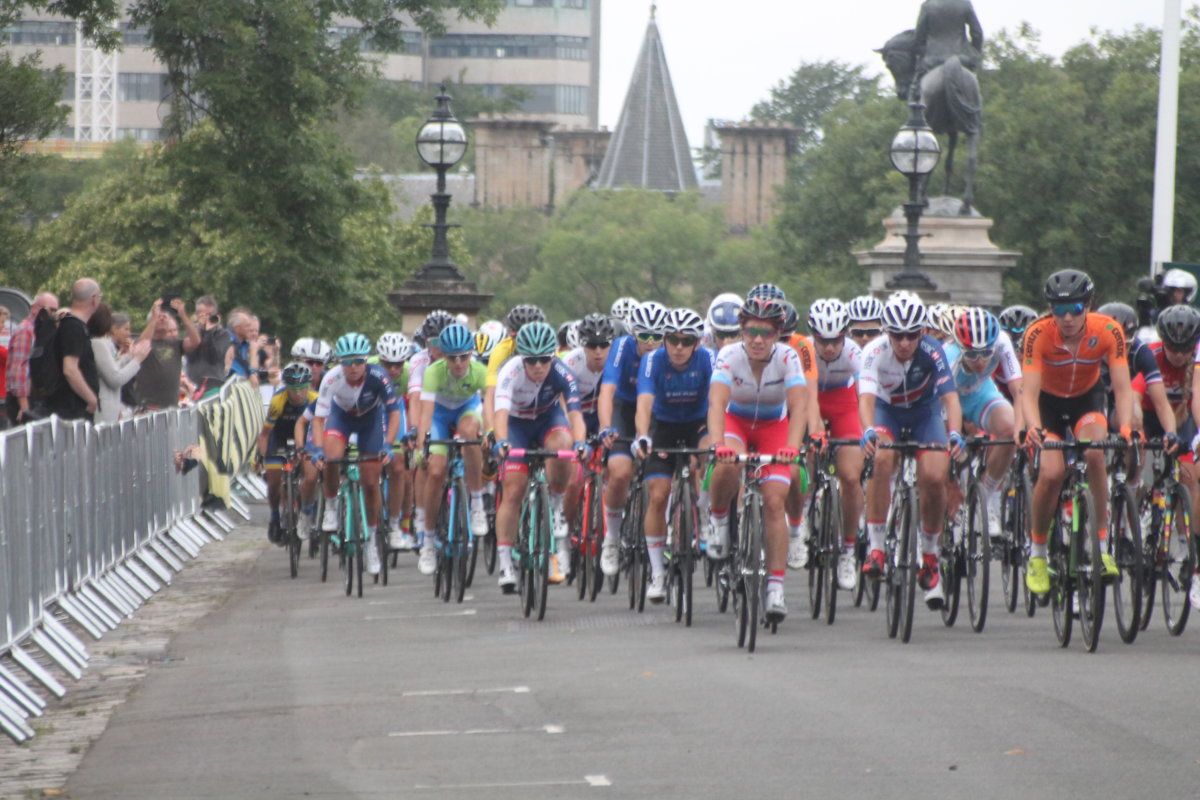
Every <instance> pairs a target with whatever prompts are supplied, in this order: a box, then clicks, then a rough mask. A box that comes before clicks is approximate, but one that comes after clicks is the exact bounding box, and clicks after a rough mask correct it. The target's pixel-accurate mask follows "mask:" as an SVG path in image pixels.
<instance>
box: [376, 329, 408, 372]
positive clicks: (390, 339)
mask: <svg viewBox="0 0 1200 800" xmlns="http://www.w3.org/2000/svg"><path fill="white" fill-rule="evenodd" d="M408 344H409V342H408V337H407V336H405V335H404V334H403V333H400V332H399V331H389V332H387V333H385V334H384V335H383V336H380V337H379V341H378V342H376V343H375V351H376V352H377V353H379V358H380V360H381V361H390V362H391V363H393V364H399V363H401V362H402V361H405V360H407V359H408Z"/></svg>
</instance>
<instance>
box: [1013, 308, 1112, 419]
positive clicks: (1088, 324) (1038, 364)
mask: <svg viewBox="0 0 1200 800" xmlns="http://www.w3.org/2000/svg"><path fill="white" fill-rule="evenodd" d="M1125 347H1126V345H1125V333H1124V331H1122V330H1121V326H1120V325H1118V324H1117V322H1116V321H1115V320H1114V319H1112V318H1111V317H1107V316H1105V315H1103V314H1097V313H1094V312H1091V313H1088V315H1087V317H1086V318H1085V319H1084V324H1083V333H1082V335H1081V336H1079V338H1078V341H1077V343H1075V344H1067V343H1066V342H1064V341H1063V336H1062V331H1060V330H1059V327H1058V323H1057V322H1056V321H1055V319H1054V317H1051V316H1043V317H1039V318H1038V319H1037V320H1036V321H1034V322H1033V323H1031V324H1030V325H1029V328H1028V329H1026V331H1025V342H1024V347H1023V348H1022V349H1023V355H1024V358H1023V360H1024V368H1025V372H1027V373H1030V372H1036V373H1039V374H1040V375H1041V379H1042V389H1041V393H1040V394H1039V395H1038V411H1039V413H1040V414H1041V417H1042V427H1043V428H1044V429H1045V430H1046V432H1047V433H1049V434H1052V435H1053V436H1054V437H1057V438H1060V439H1061V438H1062V437H1063V436H1065V435H1066V432H1067V424H1070V425H1071V426H1072V427H1073V428H1074V430H1075V432H1076V435H1078V432H1079V431H1080V429H1082V428H1083V427H1084V426H1085V425H1092V424H1097V425H1101V426H1104V427H1106V428H1107V426H1108V420H1107V415H1106V414H1105V405H1106V393H1105V390H1104V384H1103V382H1102V381H1101V380H1100V367H1101V365H1102V364H1107V365H1108V368H1109V369H1110V370H1111V369H1112V368H1114V367H1116V366H1118V365H1124V364H1125ZM1064 418H1065V419H1064Z"/></svg>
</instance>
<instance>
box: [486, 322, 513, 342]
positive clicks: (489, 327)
mask: <svg viewBox="0 0 1200 800" xmlns="http://www.w3.org/2000/svg"><path fill="white" fill-rule="evenodd" d="M479 330H481V331H486V332H487V334H488V336H491V337H492V338H494V339H495V340H496V341H500V340H501V339H503V338H504V335H505V334H506V333H508V329H507V328H505V327H504V323H503V322H501V321H500V320H498V319H489V320H488V321H487V322H485V323H483V324H482V325H480V326H479Z"/></svg>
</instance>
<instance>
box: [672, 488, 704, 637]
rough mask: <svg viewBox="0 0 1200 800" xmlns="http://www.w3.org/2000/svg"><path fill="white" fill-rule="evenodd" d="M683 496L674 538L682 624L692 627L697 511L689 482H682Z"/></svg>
mask: <svg viewBox="0 0 1200 800" xmlns="http://www.w3.org/2000/svg"><path fill="white" fill-rule="evenodd" d="M682 490H683V496H684V499H685V501H686V502H685V503H684V506H683V513H682V514H681V515H680V518H681V523H682V524H681V525H680V528H679V531H680V532H677V534H676V538H677V539H678V540H679V546H680V553H681V556H682V558H681V559H680V564H679V571H680V575H681V577H682V578H683V586H682V589H681V593H682V595H683V597H682V600H683V625H684V627H685V628H690V627H692V601H693V600H694V599H695V598H693V596H692V577H693V576H694V574H695V572H696V530H697V524H696V523H697V521H698V517H699V511H698V509H697V507H696V496H695V495H694V494H693V493H692V487H691V485H690V484H683V486H682Z"/></svg>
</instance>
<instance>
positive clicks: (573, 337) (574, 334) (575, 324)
mask: <svg viewBox="0 0 1200 800" xmlns="http://www.w3.org/2000/svg"><path fill="white" fill-rule="evenodd" d="M576 347H579V320H577V319H573V320H571V321H570V322H568V323H567V349H568V350H574V349H575V348H576Z"/></svg>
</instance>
